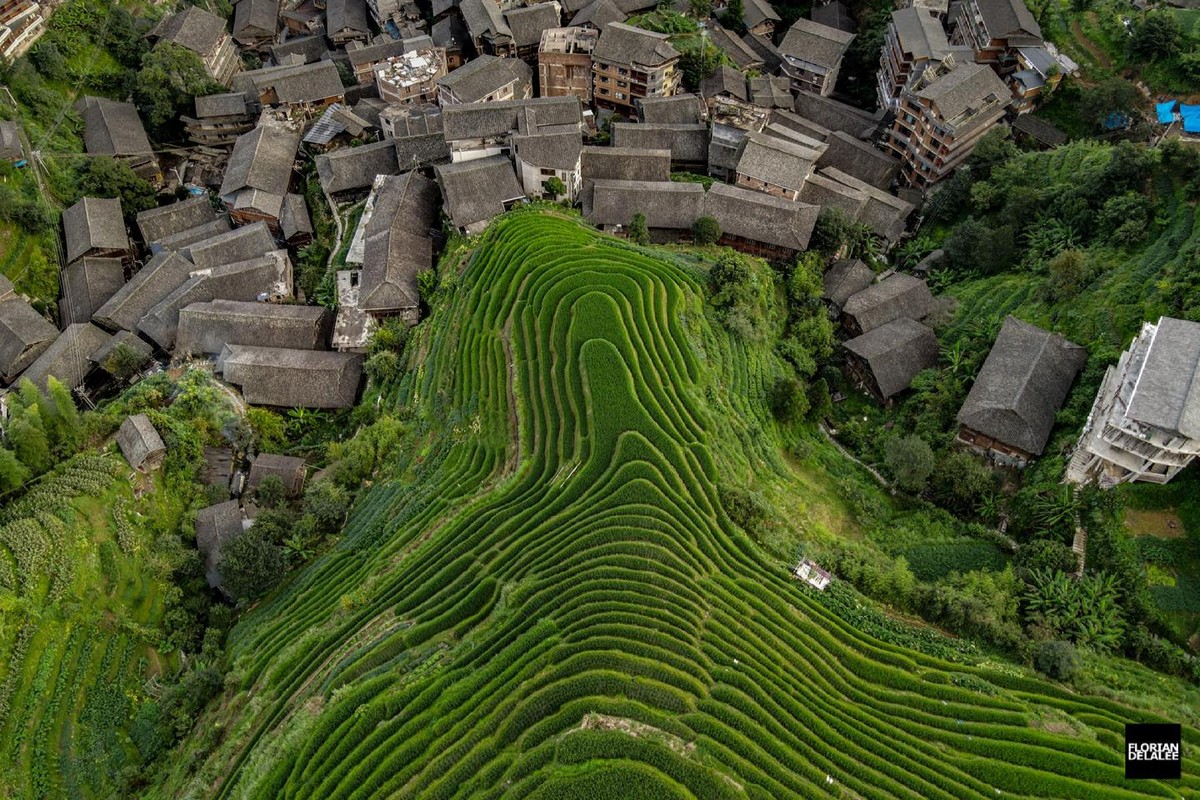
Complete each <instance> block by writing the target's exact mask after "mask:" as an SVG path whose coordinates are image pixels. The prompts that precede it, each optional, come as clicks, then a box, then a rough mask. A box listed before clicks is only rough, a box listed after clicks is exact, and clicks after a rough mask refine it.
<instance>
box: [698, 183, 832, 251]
mask: <svg viewBox="0 0 1200 800" xmlns="http://www.w3.org/2000/svg"><path fill="white" fill-rule="evenodd" d="M820 211H821V209H820V208H818V207H817V206H812V205H808V204H806V203H798V202H795V201H793V200H785V199H783V198H781V197H772V196H771V195H769V194H764V193H763V192H756V191H754V190H752V189H745V188H742V187H740V186H730V185H728V184H725V183H714V184H713V185H712V187H711V188H709V190H708V193H707V194H706V195H705V198H704V214H705V216H709V217H712V218H714V219H715V220H717V222H718V223H720V225H721V231H722V232H723V233H726V234H729V235H731V236H737V237H740V238H742V239H749V240H751V241H755V242H760V243H762V244H769V245H773V246H775V247H785V248H788V249H790V250H796V251H800V250H804V249H806V248H807V247H808V240H809V237H811V236H812V230H813V226H815V225H816V224H817V215H818V214H819V213H820Z"/></svg>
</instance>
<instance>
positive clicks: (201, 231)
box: [150, 215, 233, 255]
mask: <svg viewBox="0 0 1200 800" xmlns="http://www.w3.org/2000/svg"><path fill="white" fill-rule="evenodd" d="M231 230H233V226H232V225H230V224H229V217H226V216H224V215H221V216H219V217H217V218H216V219H213V220H211V221H209V222H205V223H204V224H203V225H197V226H196V227H194V228H188V229H186V230H182V231H180V232H179V233H172V234H168V235H167V236H164V237H163V238H162V239H160V240H159V241H158V242H156V243H154V244H151V246H150V251H151V254H152V255H158V254H159V253H160V252H162V251H163V250H184V249H186V248H187V247H189V246H190V245H193V244H195V243H196V242H200V241H203V240H205V239H209V238H211V237H213V236H218V235H220V234H222V233H226V232H228V231H231Z"/></svg>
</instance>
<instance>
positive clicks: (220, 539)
mask: <svg viewBox="0 0 1200 800" xmlns="http://www.w3.org/2000/svg"><path fill="white" fill-rule="evenodd" d="M242 2H243V3H247V2H249V0H242ZM239 5H240V4H239ZM241 533H242V509H241V508H240V507H239V506H238V501H237V500H226V501H225V502H224V503H217V504H216V505H214V506H209V507H208V508H202V509H200V510H199V511H197V512H196V548H197V549H198V550H199V551H200V555H201V556H202V557H203V558H204V577H205V579H206V580H207V581H208V585H209V586H212V587H214V588H219V587H220V586H221V561H222V557H221V549H222V548H223V547H224V546H225V544H226V543H227V542H229V541H230V540H232V539H234V538H236V537H237V536H239V535H241Z"/></svg>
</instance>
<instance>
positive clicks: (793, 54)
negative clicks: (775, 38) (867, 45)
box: [779, 17, 854, 70]
mask: <svg viewBox="0 0 1200 800" xmlns="http://www.w3.org/2000/svg"><path fill="white" fill-rule="evenodd" d="M853 39H854V34H852V33H846V32H845V31H840V30H838V29H837V28H831V27H829V26H828V25H822V24H821V23H819V22H813V21H812V20H810V19H805V18H804V17H801V18H800V19H798V20H796V21H795V22H794V23H793V24H792V27H790V28H788V32H787V35H785V36H784V37H783V41H782V42H780V43H779V52H780V53H782V54H783V55H784V56H787V57H790V58H796V59H799V60H801V61H807V62H809V63H812V64H817V65H818V66H822V67H825V68H826V69H830V70H831V69H833V68H834V67H836V66H837V65H838V63H839V62H841V60H842V56H844V55H845V54H846V48H848V47H849V46H850V42H851V41H852V40H853Z"/></svg>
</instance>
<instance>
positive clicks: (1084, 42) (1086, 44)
mask: <svg viewBox="0 0 1200 800" xmlns="http://www.w3.org/2000/svg"><path fill="white" fill-rule="evenodd" d="M1071 35H1072V36H1074V37H1075V41H1076V42H1078V43H1079V46H1080V47H1082V48H1083V49H1084V50H1087V51H1088V52H1089V53H1091V55H1092V58H1094V59H1096V60H1097V61H1099V62H1100V65H1101V66H1103V67H1104V68H1105V69H1112V59H1111V58H1109V57H1108V54H1107V53H1105V52H1104V51H1103V50H1101V49H1100V46H1099V45H1098V44H1096V43H1095V42H1093V41H1092V40H1091V39H1089V38H1088V37H1087V34H1086V33H1084V32H1083V27H1082V26H1081V25H1080V24H1079V20H1077V19H1073V20H1071Z"/></svg>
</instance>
